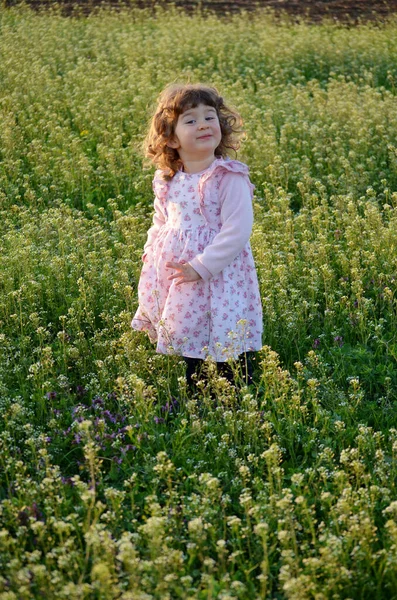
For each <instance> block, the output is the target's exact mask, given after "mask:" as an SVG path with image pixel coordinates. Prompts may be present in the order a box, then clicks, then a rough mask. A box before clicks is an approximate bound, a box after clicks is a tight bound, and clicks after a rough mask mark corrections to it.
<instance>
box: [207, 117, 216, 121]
mask: <svg viewBox="0 0 397 600" xmlns="http://www.w3.org/2000/svg"><path fill="white" fill-rule="evenodd" d="M213 119H215V117H206V121H212V120H213Z"/></svg>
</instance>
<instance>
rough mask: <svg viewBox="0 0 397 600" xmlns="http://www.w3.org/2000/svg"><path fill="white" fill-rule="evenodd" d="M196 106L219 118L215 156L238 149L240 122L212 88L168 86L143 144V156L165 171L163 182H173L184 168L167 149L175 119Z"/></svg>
mask: <svg viewBox="0 0 397 600" xmlns="http://www.w3.org/2000/svg"><path fill="white" fill-rule="evenodd" d="M199 104H205V105H207V106H211V107H213V108H215V110H216V112H217V115H218V119H219V123H220V127H221V134H222V139H221V142H220V144H219V146H218V147H217V148H216V150H215V156H219V157H220V156H222V157H226V156H227V155H228V153H229V152H230V151H231V150H234V151H236V150H237V149H238V148H239V146H240V143H239V137H240V136H241V135H242V133H243V131H242V129H241V127H242V119H241V117H240V115H239V114H238V113H237V112H236V111H235V110H234V109H232V108H229V107H228V106H226V104H225V103H224V101H223V98H222V96H220V95H219V93H218V91H217V90H216V89H215V88H213V87H209V86H206V85H202V84H186V85H170V86H168V87H166V88H165V90H164V91H163V92H162V93H161V94H160V97H159V100H158V104H157V108H156V111H155V113H154V115H153V117H152V120H151V124H150V128H149V132H148V134H147V136H146V139H145V142H144V152H145V155H146V156H147V157H148V158H150V160H151V161H152V163H154V164H155V165H156V166H157V167H158V168H159V169H162V170H163V171H164V177H165V178H166V179H172V177H173V176H174V175H175V173H176V172H177V171H178V170H179V169H180V168H181V167H182V166H183V165H182V161H181V159H180V157H179V154H178V151H177V150H175V149H174V148H170V147H169V146H167V143H168V142H169V140H170V139H171V138H172V137H173V136H174V133H175V127H176V124H177V122H178V117H179V115H181V114H182V113H184V112H185V111H186V110H188V109H189V108H196V106H198V105H199Z"/></svg>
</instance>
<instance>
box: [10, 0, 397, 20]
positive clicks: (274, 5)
mask: <svg viewBox="0 0 397 600" xmlns="http://www.w3.org/2000/svg"><path fill="white" fill-rule="evenodd" d="M18 1H19V0H3V5H6V6H10V5H14V4H18ZM26 3H27V4H29V5H31V6H34V7H35V8H36V7H37V8H39V7H42V6H51V5H52V4H55V2H53V1H52V0H27V2H26ZM57 3H58V4H60V5H61V6H62V7H63V9H64V11H65V12H67V13H69V12H72V10H73V8H72V7H73V5H77V6H78V7H79V9H80V10H82V11H83V12H84V13H86V12H90V11H91V10H92V9H93V8H94V7H96V6H98V5H99V4H103V2H100V1H96V0H77V1H75V0H58V2H57ZM105 4H110V5H111V6H113V7H118V6H129V5H131V6H139V7H154V6H155V5H157V4H161V5H162V6H166V5H167V4H171V2H167V0H160V2H157V1H156V0H130V1H128V0H124V1H119V0H109V1H108V2H105ZM172 4H175V5H176V6H183V7H185V8H186V9H187V10H193V9H195V8H197V6H201V7H202V8H203V9H210V10H212V11H215V12H216V13H217V14H219V15H225V14H228V13H234V12H237V11H240V10H254V9H255V8H269V9H271V10H273V11H274V12H275V14H276V15H280V16H281V15H282V14H285V13H287V14H288V15H290V16H291V17H292V18H293V19H294V20H301V19H302V18H303V19H305V20H308V21H311V22H318V21H321V20H322V19H324V18H328V19H332V20H336V21H340V22H343V23H350V24H358V23H360V22H362V21H369V20H370V21H383V20H384V19H386V18H387V17H388V16H390V15H391V14H393V13H394V14H397V0H256V1H255V0H233V1H232V0H174V1H173V2H172Z"/></svg>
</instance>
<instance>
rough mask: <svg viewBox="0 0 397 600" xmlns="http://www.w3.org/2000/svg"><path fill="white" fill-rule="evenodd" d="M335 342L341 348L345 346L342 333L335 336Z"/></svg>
mask: <svg viewBox="0 0 397 600" xmlns="http://www.w3.org/2000/svg"><path fill="white" fill-rule="evenodd" d="M334 342H335V344H337V345H338V346H339V348H341V347H342V346H343V337H342V336H341V335H336V336H335V337H334Z"/></svg>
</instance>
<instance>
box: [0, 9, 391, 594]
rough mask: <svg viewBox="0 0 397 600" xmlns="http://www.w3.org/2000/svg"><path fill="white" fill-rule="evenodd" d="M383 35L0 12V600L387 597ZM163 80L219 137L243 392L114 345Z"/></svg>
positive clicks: (132, 284) (387, 66)
mask: <svg viewBox="0 0 397 600" xmlns="http://www.w3.org/2000/svg"><path fill="white" fill-rule="evenodd" d="M396 40H397V36H396V23H395V21H393V20H390V21H389V22H388V23H385V24H384V25H382V26H380V25H374V24H369V25H361V26H360V27H357V28H348V27H342V26H338V25H336V24H333V23H324V24H322V25H307V24H305V23H301V24H291V23H289V22H288V21H284V22H280V23H278V24H276V23H275V22H274V20H273V19H272V16H271V15H270V14H268V13H261V12H258V13H255V14H249V15H248V14H241V15H239V16H232V17H229V18H227V19H224V20H222V19H221V20H220V19H218V18H215V17H214V16H211V15H207V16H202V15H200V14H199V13H197V15H195V16H187V15H185V14H183V13H182V12H179V11H177V10H176V9H172V8H171V9H169V10H167V11H164V10H160V9H159V10H157V11H156V12H155V14H153V13H152V12H149V11H139V10H129V11H127V10H126V11H121V12H115V11H111V10H109V9H106V10H105V9H102V10H99V11H97V12H96V13H93V14H92V15H91V16H89V17H79V18H77V17H76V18H64V17H62V16H60V14H59V13H57V10H53V11H50V12H48V11H47V12H43V13H34V12H32V11H30V10H28V9H27V8H23V7H18V8H11V9H7V10H5V9H2V10H0V57H1V58H0V80H1V89H0V116H1V118H0V139H1V143H0V211H1V214H0V234H1V235H0V413H1V419H0V423H1V425H0V447H1V452H0V461H1V475H0V498H1V505H0V518H1V523H2V527H1V532H0V537H1V545H0V548H1V550H0V564H1V576H0V600H14V599H15V600H24V599H31V598H48V599H52V598H72V599H73V598H75V599H76V600H77V599H78V600H80V599H83V598H98V599H105V600H108V599H113V598H120V599H123V600H147V599H149V598H155V599H157V598H158V599H161V600H163V599H167V598H169V599H170V600H171V599H172V600H173V599H174V598H181V599H185V598H192V599H193V598H197V599H198V600H201V599H204V598H206V599H207V598H220V599H223V600H227V599H229V598H241V599H245V598H246V599H251V598H264V599H277V598H280V599H281V598H283V599H284V598H285V599H288V600H306V599H315V600H328V599H336V598H343V599H348V598H351V599H353V600H355V599H358V598H360V599H361V598H362V599H368V600H369V599H370V600H374V599H382V600H383V599H387V600H391V599H392V598H397V579H396V566H397V554H396V547H397V508H396V474H397V472H396V449H397V418H396V416H395V415H396V410H395V408H396V405H395V402H396V389H397V365H396V359H397V337H396V330H397V327H396V326H397V323H396V320H397V316H396V266H397V264H396V263H397V258H396V256H397V255H396V247H397V213H396V210H397V108H396V107H397V104H396V99H395V93H396V77H397V70H396V64H397V60H396V59H397V42H396ZM173 80H183V81H186V80H191V81H198V80H199V81H208V82H210V83H213V84H214V85H216V86H218V87H219V89H220V90H221V92H222V94H224V95H225V97H226V98H227V99H228V100H230V101H231V102H232V103H234V104H235V105H236V106H237V108H238V109H239V110H240V111H241V112H242V114H243V116H244V119H245V122H246V131H247V138H246V140H245V141H244V144H243V146H242V149H241V152H240V154H239V158H241V159H242V160H245V161H246V162H247V163H248V164H249V165H250V167H251V173H252V179H253V181H254V183H255V184H256V195H255V216H256V221H255V226H254V232H253V236H252V245H253V250H254V254H255V259H256V263H257V268H258V274H259V279H260V286H261V294H262V301H263V308H264V326H265V334H264V347H263V350H262V351H261V352H260V353H259V355H258V358H257V365H256V378H255V384H254V385H253V386H251V387H249V388H247V387H245V386H243V385H241V386H240V387H239V389H235V388H233V387H231V386H230V385H229V384H228V382H227V381H225V380H224V379H222V378H219V377H217V375H216V374H215V373H214V367H213V365H211V363H209V364H208V378H209V383H208V385H207V386H204V385H203V386H201V387H200V390H199V394H198V397H197V398H191V397H190V396H189V394H188V393H187V390H186V387H185V383H184V372H183V365H182V363H181V361H180V359H179V358H178V357H164V356H160V355H156V354H155V353H154V352H153V349H152V347H151V345H150V344H149V342H148V341H147V339H146V338H145V337H144V335H141V334H138V333H136V332H132V331H131V330H130V325H129V323H130V320H131V316H132V315H133V313H134V311H135V309H136V305H137V295H136V287H137V281H138V277H139V272H140V256H141V251H142V246H143V243H144V241H145V235H146V230H147V227H148V226H149V223H150V216H151V210H152V192H151V178H152V171H151V170H150V169H148V168H147V167H146V166H145V165H143V164H142V158H141V154H140V142H141V140H142V138H143V135H144V132H145V128H146V124H147V120H148V118H149V115H150V110H151V107H152V105H153V103H154V101H155V98H156V96H157V94H158V93H159V91H160V90H161V89H162V88H163V87H164V85H165V84H166V83H168V82H170V81H173Z"/></svg>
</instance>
